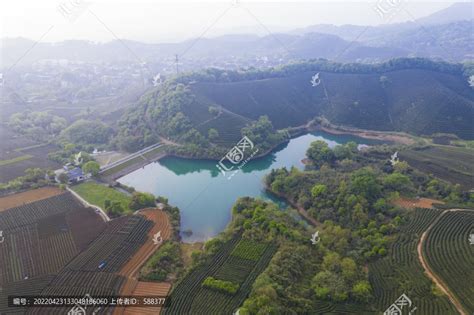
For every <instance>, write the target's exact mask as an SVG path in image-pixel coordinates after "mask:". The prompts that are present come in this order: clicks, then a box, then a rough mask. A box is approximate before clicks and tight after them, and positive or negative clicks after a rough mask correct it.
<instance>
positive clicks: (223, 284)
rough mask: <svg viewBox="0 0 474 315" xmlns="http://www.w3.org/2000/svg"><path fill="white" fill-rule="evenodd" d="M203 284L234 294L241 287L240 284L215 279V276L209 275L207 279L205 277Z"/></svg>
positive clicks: (206, 286)
mask: <svg viewBox="0 0 474 315" xmlns="http://www.w3.org/2000/svg"><path fill="white" fill-rule="evenodd" d="M202 286H203V287H205V288H209V289H212V290H216V291H219V292H223V293H226V294H230V295H234V294H235V293H237V290H238V289H239V285H238V284H235V283H232V282H230V281H224V280H219V279H214V278H213V277H207V278H206V279H204V282H203V283H202Z"/></svg>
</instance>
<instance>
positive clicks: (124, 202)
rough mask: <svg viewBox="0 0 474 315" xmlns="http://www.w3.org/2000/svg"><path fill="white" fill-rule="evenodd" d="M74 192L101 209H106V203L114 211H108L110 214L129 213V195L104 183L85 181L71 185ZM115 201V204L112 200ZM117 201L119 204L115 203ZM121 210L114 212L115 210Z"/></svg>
mask: <svg viewBox="0 0 474 315" xmlns="http://www.w3.org/2000/svg"><path fill="white" fill-rule="evenodd" d="M71 189H72V190H74V191H75V192H76V193H78V194H79V195H80V196H81V197H82V198H84V199H85V200H87V202H89V203H91V204H93V205H97V206H99V207H101V208H102V209H106V205H108V206H109V209H111V208H110V207H112V205H113V210H114V212H112V213H110V214H111V215H112V216H117V215H118V214H120V215H123V214H127V213H131V211H130V207H129V205H130V202H131V200H132V199H131V197H129V196H127V195H125V194H123V193H121V192H119V191H117V190H115V189H113V188H110V187H107V186H104V185H101V184H97V183H95V182H85V183H82V184H79V185H76V186H72V187H71ZM114 201H115V202H116V203H115V204H114V203H113V202H114ZM117 202H118V204H119V205H120V206H118V205H117ZM120 210H121V211H123V212H120V213H116V211H120Z"/></svg>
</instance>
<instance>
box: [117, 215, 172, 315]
mask: <svg viewBox="0 0 474 315" xmlns="http://www.w3.org/2000/svg"><path fill="white" fill-rule="evenodd" d="M140 214H141V215H144V216H145V217H146V218H147V219H148V220H150V221H153V222H154V223H155V225H154V226H153V227H152V229H151V230H150V231H149V232H148V239H147V240H146V242H145V244H143V246H142V247H140V249H139V250H138V251H137V252H136V253H135V255H133V256H132V257H131V258H130V260H129V261H128V262H127V263H126V264H125V265H124V266H123V267H122V269H121V270H120V272H119V274H120V275H121V276H124V277H125V278H126V281H125V284H124V285H123V287H122V289H121V291H120V295H121V296H134V295H136V296H139V295H142V296H147V295H150V296H156V295H160V294H158V293H161V295H162V296H166V294H167V293H168V291H169V289H170V287H171V284H169V283H165V282H162V283H148V282H143V281H138V279H137V278H138V272H139V270H140V268H141V267H142V266H143V264H144V263H145V262H146V261H147V260H148V258H150V257H151V255H153V253H155V251H156V250H157V249H158V248H159V247H160V246H161V244H158V245H156V244H155V243H154V242H153V237H154V235H155V234H156V233H157V232H158V231H161V237H162V238H163V241H165V240H167V239H169V238H170V237H171V232H172V231H171V224H170V222H169V219H168V215H167V214H166V213H165V212H164V211H162V210H159V209H155V208H153V209H151V208H150V209H145V210H141V211H140ZM156 288H161V289H160V292H158V291H156V290H155V291H156V292H153V291H154V289H156ZM147 289H148V291H147ZM145 291H146V292H145ZM164 291H166V292H164ZM147 292H149V294H148V293H147ZM139 293H140V294H139ZM145 293H147V294H145ZM160 309H161V308H160V307H139V308H136V309H135V308H133V309H127V308H125V307H116V308H115V309H114V312H113V314H114V315H122V314H135V315H139V314H159V313H160ZM131 311H133V312H131Z"/></svg>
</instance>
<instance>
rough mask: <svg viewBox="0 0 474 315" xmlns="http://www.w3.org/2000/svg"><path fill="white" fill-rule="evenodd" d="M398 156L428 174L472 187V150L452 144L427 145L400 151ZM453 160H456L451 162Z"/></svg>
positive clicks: (473, 152)
mask: <svg viewBox="0 0 474 315" xmlns="http://www.w3.org/2000/svg"><path fill="white" fill-rule="evenodd" d="M399 156H400V158H401V159H402V160H404V161H407V162H408V163H409V164H410V165H411V166H413V167H415V168H417V169H419V170H421V171H423V172H425V173H428V174H433V175H434V176H436V177H438V178H440V179H443V180H447V181H449V182H452V183H455V184H460V185H461V186H462V187H463V188H465V189H471V188H473V187H474V180H473V178H474V164H473V163H472V161H473V160H474V150H473V149H470V148H462V147H454V146H428V147H422V148H413V149H409V150H403V151H401V152H400V155H399ZM453 161H456V162H455V163H453Z"/></svg>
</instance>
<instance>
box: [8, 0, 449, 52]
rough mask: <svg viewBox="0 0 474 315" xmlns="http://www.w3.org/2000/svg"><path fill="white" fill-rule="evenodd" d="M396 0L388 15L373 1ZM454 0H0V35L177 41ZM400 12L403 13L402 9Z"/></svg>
mask: <svg viewBox="0 0 474 315" xmlns="http://www.w3.org/2000/svg"><path fill="white" fill-rule="evenodd" d="M380 1H382V2H383V1H389V2H390V1H391V2H392V3H393V2H401V5H403V6H404V8H405V10H406V11H405V10H400V11H399V12H398V13H397V14H396V15H394V16H393V18H392V19H391V20H388V19H383V18H381V17H380V16H379V15H378V14H377V12H376V11H375V9H374V7H375V6H376V5H377V3H378V2H380ZM454 2H455V1H427V0H425V1H423V0H421V1H410V0H376V1H363V2H361V1H350V0H349V1H348V0H345V1H339V0H332V1H327V0H326V1H318V0H312V1H309V0H307V1H279V2H275V1H270V0H258V1H245V0H210V1H209V0H208V1H192V0H174V1H169V0H154V1H152V0H137V1H132V0H90V1H85V0H2V1H1V2H0V18H1V24H0V37H2V38H3V37H10V38H11V37H13V38H15V37H25V38H29V39H32V40H37V41H38V40H41V41H43V42H57V41H62V40H68V39H83V40H90V41H95V42H106V41H110V40H114V39H116V38H120V39H129V40H136V41H143V42H150V43H157V42H177V41H181V40H184V39H190V38H196V37H200V36H202V35H204V36H205V37H214V36H218V35H222V34H229V33H255V34H257V35H267V34H268V32H272V33H277V32H281V31H287V30H291V29H294V28H298V27H305V26H309V25H314V24H335V25H343V24H355V25H379V24H386V23H396V22H405V21H409V20H412V19H413V17H415V18H419V17H423V16H426V15H429V14H431V13H433V12H435V11H438V10H441V9H443V8H446V7H448V6H449V5H451V4H452V3H454ZM406 12H409V14H408V13H406Z"/></svg>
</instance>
